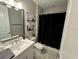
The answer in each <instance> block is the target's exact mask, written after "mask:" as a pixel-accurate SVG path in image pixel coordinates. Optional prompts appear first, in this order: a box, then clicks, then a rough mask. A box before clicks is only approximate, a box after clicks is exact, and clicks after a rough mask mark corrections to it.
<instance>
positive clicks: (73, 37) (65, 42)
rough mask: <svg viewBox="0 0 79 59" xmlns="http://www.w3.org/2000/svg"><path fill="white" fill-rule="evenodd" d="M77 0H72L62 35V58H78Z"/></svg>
mask: <svg viewBox="0 0 79 59" xmlns="http://www.w3.org/2000/svg"><path fill="white" fill-rule="evenodd" d="M77 8H78V7H77V0H70V1H69V5H68V10H67V16H66V21H65V27H64V32H63V37H62V43H61V50H60V55H61V58H60V59H77V57H78V55H77V53H78V51H77V49H78V48H77V44H78V15H77V13H78V9H77Z"/></svg>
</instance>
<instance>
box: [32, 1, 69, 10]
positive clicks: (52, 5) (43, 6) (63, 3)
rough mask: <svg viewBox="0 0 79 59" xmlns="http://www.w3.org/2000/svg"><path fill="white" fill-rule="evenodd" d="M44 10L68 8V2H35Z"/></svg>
mask: <svg viewBox="0 0 79 59" xmlns="http://www.w3.org/2000/svg"><path fill="white" fill-rule="evenodd" d="M33 1H34V2H35V3H37V4H38V5H39V6H41V7H42V8H43V9H47V8H51V7H55V6H65V7H67V4H68V0H33Z"/></svg>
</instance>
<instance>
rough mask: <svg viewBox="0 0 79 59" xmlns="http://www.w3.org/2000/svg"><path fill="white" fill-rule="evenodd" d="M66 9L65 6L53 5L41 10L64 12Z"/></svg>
mask: <svg viewBox="0 0 79 59" xmlns="http://www.w3.org/2000/svg"><path fill="white" fill-rule="evenodd" d="M66 10H67V7H66V6H55V7H51V8H48V9H45V10H44V11H43V14H51V13H62V12H66Z"/></svg>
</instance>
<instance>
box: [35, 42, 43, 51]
mask: <svg viewBox="0 0 79 59" xmlns="http://www.w3.org/2000/svg"><path fill="white" fill-rule="evenodd" d="M34 47H36V48H37V49H39V50H41V49H43V45H42V44H41V43H35V44H34Z"/></svg>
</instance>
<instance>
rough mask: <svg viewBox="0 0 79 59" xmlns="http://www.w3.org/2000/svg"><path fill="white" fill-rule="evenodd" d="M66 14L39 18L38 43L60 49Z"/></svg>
mask: <svg viewBox="0 0 79 59" xmlns="http://www.w3.org/2000/svg"><path fill="white" fill-rule="evenodd" d="M65 15H66V13H56V14H47V15H40V16H39V30H38V42H40V43H42V44H45V45H47V46H50V47H53V48H56V49H59V48H60V43H61V37H62V32H63V27H64V21H65Z"/></svg>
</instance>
